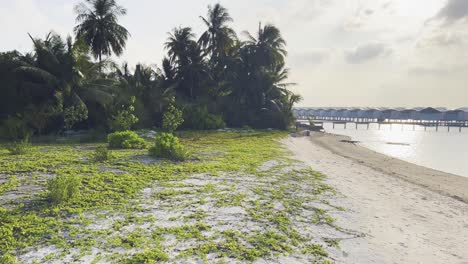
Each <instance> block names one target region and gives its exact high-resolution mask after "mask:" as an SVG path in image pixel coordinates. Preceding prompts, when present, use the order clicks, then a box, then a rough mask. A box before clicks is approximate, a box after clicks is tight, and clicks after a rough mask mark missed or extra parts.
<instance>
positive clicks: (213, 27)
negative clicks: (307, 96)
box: [0, 0, 301, 139]
mask: <svg viewBox="0 0 468 264" xmlns="http://www.w3.org/2000/svg"><path fill="white" fill-rule="evenodd" d="M75 11H76V13H77V18H76V21H77V25H76V27H75V28H74V33H75V36H74V37H67V38H63V37H62V36H60V35H58V34H56V33H54V32H50V33H48V34H47V35H46V37H45V38H37V37H32V36H31V40H32V43H33V47H34V50H33V51H32V52H30V53H26V54H21V53H20V52H18V51H7V52H0V93H1V96H0V125H1V126H2V129H1V134H2V136H3V137H6V138H10V139H17V138H24V136H25V135H28V134H45V133H57V132H63V131H64V130H69V129H75V130H76V129H90V128H100V129H105V130H108V131H109V130H112V131H115V130H126V129H130V128H142V127H161V126H162V124H163V116H164V113H165V111H166V109H167V108H168V107H170V105H171V99H172V98H175V102H174V104H175V105H174V107H175V108H176V109H180V110H181V111H182V112H183V113H184V118H183V119H184V120H185V124H182V127H183V128H186V129H191V128H194V129H198V128H201V129H210V128H219V127H223V126H224V125H227V126H234V127H236V126H237V127H242V126H246V125H248V126H250V127H259V128H267V127H272V128H281V129H284V128H287V127H288V126H289V125H290V124H291V122H292V119H293V118H292V113H291V109H292V106H293V105H294V104H295V103H296V102H298V101H299V100H300V99H301V98H300V96H298V95H295V94H293V93H292V92H291V91H289V90H288V89H287V87H288V85H290V84H288V83H287V82H286V80H287V78H288V69H287V68H286V64H285V57H286V55H287V52H286V49H285V45H286V42H285V40H284V39H283V38H282V36H281V33H280V31H279V29H278V28H276V27H275V26H273V25H270V24H267V25H261V24H260V26H259V28H258V32H256V33H255V34H254V35H253V34H250V33H248V32H246V33H245V35H246V38H245V39H241V38H239V36H238V35H237V34H236V32H235V31H234V30H233V29H232V28H231V23H232V22H233V19H232V18H231V17H230V15H229V13H228V10H226V9H225V8H224V7H222V6H221V5H220V4H216V5H214V6H212V7H210V8H209V10H208V14H207V16H206V17H201V19H202V21H203V23H204V24H206V27H207V29H206V32H204V33H203V34H202V35H201V36H200V38H198V39H197V38H196V36H195V34H194V33H193V31H192V29H191V28H190V27H178V28H175V29H173V30H172V31H171V32H170V33H169V37H168V39H167V41H166V43H165V48H166V50H167V57H166V58H164V60H163V61H162V63H161V68H156V67H150V66H145V65H140V64H139V65H136V66H135V67H134V70H130V67H129V66H128V65H127V64H124V65H122V66H118V65H116V64H115V63H113V62H112V60H111V59H110V56H111V55H112V54H115V55H117V56H120V55H121V54H122V53H123V52H124V50H125V44H126V41H127V39H128V38H129V37H130V34H129V32H128V31H127V29H125V27H123V26H122V25H120V24H119V21H118V19H119V17H120V16H123V15H126V13H127V10H126V9H125V8H123V7H121V6H119V5H118V4H117V3H116V1H115V0H87V1H86V2H85V3H83V4H80V5H78V6H77V7H76V8H75ZM103 56H104V58H103ZM93 58H94V59H93ZM191 110H195V112H193V113H192V112H191ZM177 114H178V113H177ZM178 115H179V114H178ZM200 122H202V123H200Z"/></svg>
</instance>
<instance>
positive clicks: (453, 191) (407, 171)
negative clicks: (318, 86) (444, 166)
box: [310, 132, 468, 204]
mask: <svg viewBox="0 0 468 264" xmlns="http://www.w3.org/2000/svg"><path fill="white" fill-rule="evenodd" d="M310 140H311V141H312V142H313V143H315V144H317V145H318V146H320V147H322V148H324V149H327V150H329V151H331V152H332V153H334V154H336V155H339V156H342V157H344V158H348V159H350V160H353V161H355V162H357V163H360V164H362V165H364V166H367V167H369V168H372V169H374V170H376V171H379V172H382V173H384V174H387V175H389V176H392V177H397V178H400V179H402V180H405V181H407V182H409V183H412V184H416V185H419V186H421V187H424V188H427V189H429V190H431V191H435V192H437V193H440V194H443V195H445V196H448V197H450V198H453V199H456V200H458V201H461V202H464V203H467V204H468V178H467V177H463V176H460V175H456V174H452V173H448V172H443V171H439V170H436V169H432V168H428V167H424V166H421V165H417V164H414V163H411V162H407V161H404V160H401V159H398V158H394V157H391V156H388V155H385V154H382V153H379V152H376V151H374V150H371V149H368V148H366V147H364V146H362V145H359V144H355V143H352V142H351V141H350V140H351V137H348V136H344V135H338V134H332V133H321V132H317V133H312V134H311V136H310ZM343 140H344V141H347V142H342V141H343ZM383 164H384V165H385V166H382V165H383Z"/></svg>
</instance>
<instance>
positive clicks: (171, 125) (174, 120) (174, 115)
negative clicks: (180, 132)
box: [162, 98, 184, 133]
mask: <svg viewBox="0 0 468 264" xmlns="http://www.w3.org/2000/svg"><path fill="white" fill-rule="evenodd" d="M174 102H175V99H174V98H171V102H170V104H169V106H168V107H167V109H166V112H164V114H163V124H162V126H163V129H164V131H166V132H169V133H172V132H174V131H175V130H176V129H177V128H178V127H179V126H180V125H182V123H184V119H183V118H182V111H180V110H179V109H177V108H176V107H175V106H174Z"/></svg>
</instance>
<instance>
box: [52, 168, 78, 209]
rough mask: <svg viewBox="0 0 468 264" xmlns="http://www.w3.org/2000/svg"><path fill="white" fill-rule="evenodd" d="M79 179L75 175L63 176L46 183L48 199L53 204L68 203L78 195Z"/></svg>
mask: <svg viewBox="0 0 468 264" xmlns="http://www.w3.org/2000/svg"><path fill="white" fill-rule="evenodd" d="M80 186H81V179H80V177H79V176H76V175H69V174H63V175H58V176H56V177H54V178H52V179H50V180H49V181H48V183H47V190H48V191H49V198H50V200H51V201H52V202H53V203H55V204H61V203H65V202H68V201H70V200H72V199H74V198H76V196H77V195H78V194H79V193H80Z"/></svg>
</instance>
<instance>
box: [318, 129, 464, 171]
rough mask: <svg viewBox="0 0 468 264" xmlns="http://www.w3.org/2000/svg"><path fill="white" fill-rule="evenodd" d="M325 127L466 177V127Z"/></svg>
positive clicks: (382, 150)
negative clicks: (448, 129)
mask: <svg viewBox="0 0 468 264" xmlns="http://www.w3.org/2000/svg"><path fill="white" fill-rule="evenodd" d="M324 127H325V130H326V131H327V132H329V133H334V134H340V135H346V136H349V137H351V138H352V139H353V140H356V141H359V142H360V143H359V144H360V145H362V146H364V147H366V148H369V149H372V150H374V151H377V152H379V153H383V154H386V155H389V156H392V157H395V158H399V159H402V160H405V161H408V162H411V163H414V164H417V165H421V166H425V167H428V168H432V169H436V170H440V171H444V172H449V173H453V174H457V175H460V176H464V177H468V128H463V129H462V132H461V133H460V132H459V130H458V128H450V132H448V131H447V128H446V127H439V131H437V132H436V131H435V128H427V131H424V128H423V127H418V126H416V127H415V130H414V131H413V126H412V125H396V124H394V125H392V127H391V128H390V126H389V125H384V126H382V127H381V129H380V130H379V129H378V126H377V125H376V124H371V125H370V128H369V130H367V126H366V125H359V126H358V129H357V130H356V129H355V124H351V123H350V124H348V125H347V128H346V129H344V125H342V124H340V125H338V124H337V125H335V129H333V128H332V124H330V123H325V124H324Z"/></svg>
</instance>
